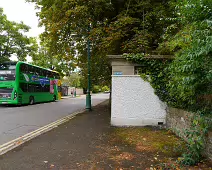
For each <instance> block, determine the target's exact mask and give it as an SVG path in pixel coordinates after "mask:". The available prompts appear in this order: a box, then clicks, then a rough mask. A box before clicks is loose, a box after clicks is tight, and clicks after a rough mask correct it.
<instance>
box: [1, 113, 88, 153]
mask: <svg viewBox="0 0 212 170" xmlns="http://www.w3.org/2000/svg"><path fill="white" fill-rule="evenodd" d="M85 111H86V109H83V110H80V111H77V112H75V113H72V114H70V115H68V116H65V117H63V118H61V119H59V120H57V121H55V122H52V123H50V124H48V125H46V126H43V127H41V128H39V129H37V130H35V131H32V132H30V133H27V134H25V135H23V136H21V137H19V138H16V139H14V140H12V141H9V142H7V143H5V144H3V145H0V155H3V154H5V153H7V152H8V151H10V150H12V149H14V148H16V147H18V146H20V145H22V144H24V143H25V142H27V141H29V140H31V139H33V138H35V137H37V136H39V135H41V134H43V133H46V132H48V131H50V130H52V129H54V128H56V127H58V126H59V125H61V124H63V123H65V122H68V121H69V120H71V119H73V118H74V117H75V116H76V115H77V114H79V113H83V112H85Z"/></svg>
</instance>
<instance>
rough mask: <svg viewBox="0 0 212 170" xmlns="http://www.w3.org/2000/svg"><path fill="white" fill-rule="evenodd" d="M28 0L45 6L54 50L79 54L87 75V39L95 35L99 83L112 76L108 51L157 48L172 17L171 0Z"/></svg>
mask: <svg viewBox="0 0 212 170" xmlns="http://www.w3.org/2000/svg"><path fill="white" fill-rule="evenodd" d="M27 1H28V2H34V3H36V6H37V8H39V9H40V12H39V13H38V16H39V17H40V25H42V26H45V32H44V33H43V34H42V36H41V39H42V40H44V41H45V40H46V39H48V40H49V45H48V46H49V47H50V48H49V50H50V51H51V54H52V55H53V56H55V55H57V56H60V57H61V58H69V59H70V60H77V63H78V65H79V66H80V67H81V69H82V73H83V74H82V75H86V67H87V66H86V62H87V59H86V50H87V47H86V46H87V44H86V42H87V39H88V38H89V39H90V40H91V42H92V43H91V56H92V65H91V66H92V70H91V73H92V75H93V76H92V77H93V81H95V84H98V83H97V82H98V81H100V80H106V79H107V80H110V67H109V64H108V60H107V58H106V55H107V54H122V53H124V52H132V51H133V52H145V51H147V50H154V49H156V48H157V47H158V43H159V42H160V41H161V34H163V32H164V28H165V27H166V26H167V25H169V24H170V22H171V21H170V20H166V18H167V17H169V16H170V15H172V5H171V3H170V1H168V0H86V1H85V0H78V1H75V0H54V1H52V0H27ZM89 26H90V27H91V31H88V27H89ZM76 52H77V57H76ZM97 73H98V74H97ZM85 77H86V76H85Z"/></svg>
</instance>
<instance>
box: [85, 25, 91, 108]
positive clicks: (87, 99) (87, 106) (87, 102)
mask: <svg viewBox="0 0 212 170" xmlns="http://www.w3.org/2000/svg"><path fill="white" fill-rule="evenodd" d="M88 34H90V26H88ZM87 43H88V44H87V45H88V47H87V48H88V49H87V50H88V51H87V53H88V56H87V57H88V89H87V95H86V109H87V110H89V111H91V94H90V91H91V75H90V72H91V71H90V62H91V54H90V39H89V38H88V42H87Z"/></svg>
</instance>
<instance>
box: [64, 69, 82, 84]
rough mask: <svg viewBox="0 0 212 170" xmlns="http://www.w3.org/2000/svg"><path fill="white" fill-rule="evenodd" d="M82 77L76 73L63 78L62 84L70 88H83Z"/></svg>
mask: <svg viewBox="0 0 212 170" xmlns="http://www.w3.org/2000/svg"><path fill="white" fill-rule="evenodd" d="M80 80H81V75H80V74H79V72H74V73H72V74H70V75H69V76H67V77H65V78H63V80H62V84H63V85H68V86H70V87H81V85H80Z"/></svg>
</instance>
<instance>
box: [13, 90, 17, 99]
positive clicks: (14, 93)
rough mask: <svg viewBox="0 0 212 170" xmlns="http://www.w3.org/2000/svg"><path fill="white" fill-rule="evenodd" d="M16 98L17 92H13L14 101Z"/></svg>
mask: <svg viewBox="0 0 212 170" xmlns="http://www.w3.org/2000/svg"><path fill="white" fill-rule="evenodd" d="M17 96H18V94H17V92H16V91H15V93H14V100H15V99H16V98H17Z"/></svg>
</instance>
